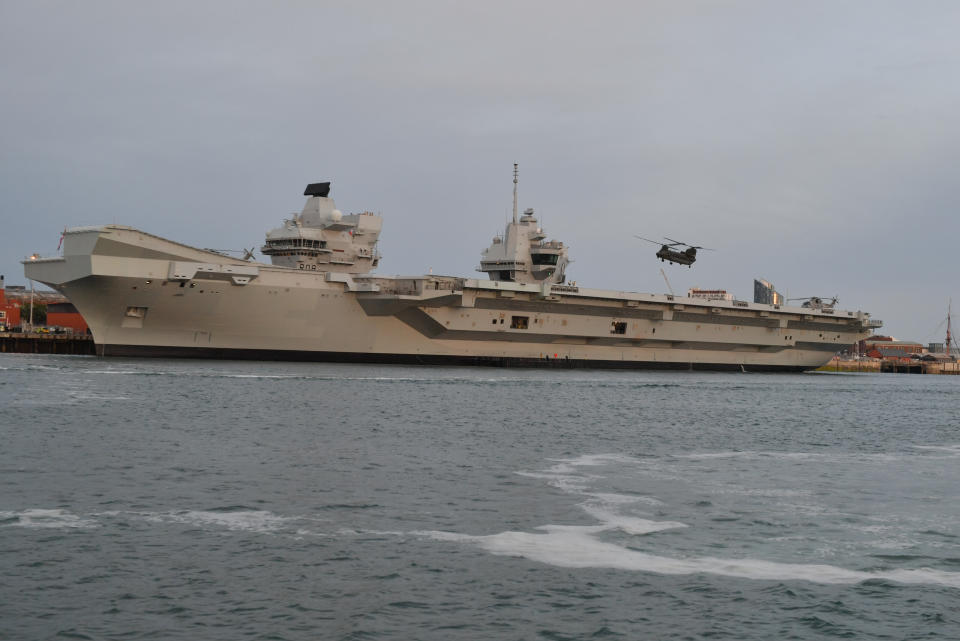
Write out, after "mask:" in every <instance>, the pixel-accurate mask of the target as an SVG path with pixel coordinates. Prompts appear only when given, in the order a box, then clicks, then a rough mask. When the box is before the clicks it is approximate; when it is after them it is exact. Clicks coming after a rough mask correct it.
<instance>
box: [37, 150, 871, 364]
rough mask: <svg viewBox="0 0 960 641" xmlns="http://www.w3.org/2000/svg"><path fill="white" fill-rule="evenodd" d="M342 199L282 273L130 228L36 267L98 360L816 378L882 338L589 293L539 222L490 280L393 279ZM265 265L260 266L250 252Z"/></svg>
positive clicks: (716, 303) (758, 314) (735, 306)
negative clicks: (69, 306) (811, 374)
mask: <svg viewBox="0 0 960 641" xmlns="http://www.w3.org/2000/svg"><path fill="white" fill-rule="evenodd" d="M329 190H330V183H315V184H312V185H309V186H308V187H307V189H306V190H305V192H304V195H305V196H306V197H307V201H306V204H305V206H304V207H303V210H302V211H301V212H300V213H299V214H294V215H293V216H292V217H291V218H289V219H288V220H285V221H283V224H282V225H280V226H279V227H278V228H276V229H273V230H271V231H270V232H268V233H267V237H266V242H265V244H264V245H263V247H262V248H261V252H262V253H263V254H265V255H266V256H269V257H270V259H271V264H266V263H260V262H254V261H252V260H250V258H251V257H250V256H247V257H246V258H247V259H246V260H243V259H240V258H236V257H231V256H228V255H226V254H224V253H222V252H217V251H214V250H207V249H198V248H195V247H190V246H188V245H184V244H180V243H177V242H174V241H171V240H167V239H164V238H161V237H158V236H154V235H152V234H149V233H146V232H143V231H139V230H137V229H134V228H131V227H126V226H122V225H103V226H96V227H75V228H71V229H68V230H66V231H65V232H64V243H63V255H62V256H58V257H54V258H34V259H32V260H27V261H24V269H25V272H26V276H27V278H30V279H32V280H36V281H39V282H42V283H44V284H46V285H49V286H50V287H52V288H54V289H56V290H57V291H59V292H61V293H63V294H64V295H65V296H67V297H68V298H69V299H70V301H71V302H72V303H73V304H74V305H75V306H76V307H77V309H78V310H79V311H80V313H81V314H82V315H83V317H84V319H85V320H86V322H87V324H88V325H89V327H90V329H91V331H92V333H93V337H94V341H95V343H96V351H97V354H99V355H101V356H158V357H194V358H230V359H274V360H291V361H335V362H365V363H407V364H464V365H500V366H540V367H602V368H663V369H683V370H687V369H691V370H700V369H703V370H734V371H747V372H753V371H803V370H808V369H813V368H816V367H819V366H821V365H823V364H824V363H826V362H828V361H829V360H830V358H831V357H832V356H833V354H834V353H836V352H837V351H839V350H841V349H843V348H845V347H847V346H849V345H852V344H853V343H855V342H857V341H858V340H860V339H863V338H866V337H867V336H869V335H870V333H871V330H872V329H874V328H876V327H879V326H880V325H881V323H880V322H879V321H876V320H872V319H871V318H870V316H869V314H866V313H864V312H859V311H857V312H853V311H842V310H839V309H834V308H832V307H829V306H820V307H799V306H798V307H789V306H785V305H766V304H759V303H752V302H747V301H740V300H704V299H700V298H689V297H683V296H674V295H667V294H644V293H630V292H622V291H610V290H603V289H591V288H587V287H579V286H577V285H575V284H573V283H568V282H567V280H566V274H565V272H566V267H567V264H568V261H569V259H568V255H567V247H566V245H564V244H563V243H562V242H559V241H556V240H548V239H547V236H546V234H545V233H544V232H543V229H542V227H541V226H540V224H539V223H538V220H537V217H536V215H535V213H534V211H533V210H532V209H528V210H526V211H525V212H523V214H518V210H517V177H516V168H515V171H514V206H513V219H512V220H511V221H509V222H508V223H507V224H506V228H505V230H504V233H503V234H498V235H497V236H496V237H495V238H494V239H493V242H492V244H491V245H490V246H489V247H488V248H487V249H486V250H485V251H484V252H483V253H482V256H481V261H480V267H479V269H478V271H479V272H483V273H485V274H486V278H460V277H451V276H436V275H423V276H414V277H402V276H380V275H376V274H373V273H371V272H372V270H373V269H374V268H375V267H376V266H377V265H378V264H379V261H380V255H379V252H378V251H377V241H378V238H379V235H380V229H381V224H382V219H381V217H380V216H379V215H377V214H373V213H370V212H362V213H357V214H349V215H345V214H343V213H341V212H340V211H339V210H338V209H336V206H335V204H334V201H333V199H331V198H330V194H329ZM251 253H252V252H251Z"/></svg>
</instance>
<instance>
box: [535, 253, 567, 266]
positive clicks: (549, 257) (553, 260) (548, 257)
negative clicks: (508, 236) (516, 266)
mask: <svg viewBox="0 0 960 641" xmlns="http://www.w3.org/2000/svg"><path fill="white" fill-rule="evenodd" d="M559 258H560V255H559V254H533V255H531V256H530V259H531V261H532V262H533V264H534V265H556V264H557V260H558V259H559Z"/></svg>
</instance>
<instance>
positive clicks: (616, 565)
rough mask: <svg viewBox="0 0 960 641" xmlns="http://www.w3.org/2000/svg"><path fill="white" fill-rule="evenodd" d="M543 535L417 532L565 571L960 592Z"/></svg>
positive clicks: (957, 581)
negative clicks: (895, 585) (879, 583)
mask: <svg viewBox="0 0 960 641" xmlns="http://www.w3.org/2000/svg"><path fill="white" fill-rule="evenodd" d="M538 529H540V530H544V531H545V533H544V534H539V533H530V532H501V533H499V534H492V535H489V536H470V535H464V534H457V533H455V532H435V531H427V532H412V533H411V534H417V535H421V536H426V537H429V538H431V539H434V540H437V541H446V542H454V543H470V544H474V545H477V546H479V547H480V548H481V549H483V550H485V551H487V552H489V553H490V554H494V555H497V556H513V557H522V558H525V559H529V560H531V561H536V562H538V563H544V564H546V565H552V566H556V567H563V568H608V569H614V570H624V571H631V572H650V573H654V574H670V575H689V574H714V575H719V576H727V577H732V578H740V579H754V580H766V581H791V580H795V581H810V582H812V583H829V584H853V583H861V582H863V581H870V580H877V579H880V580H887V581H895V582H897V583H914V584H935V585H943V586H948V587H955V588H960V573H957V572H943V571H940V570H933V569H930V568H920V569H913V570H890V571H879V572H864V571H859V570H847V569H845V568H841V567H837V566H833V565H823V564H799V563H775V562H772V561H763V560H760V559H720V558H716V557H694V558H687V559H677V558H670V557H665V556H657V555H653V554H647V553H645V552H639V551H637V550H631V549H627V548H625V547H622V546H620V545H616V544H614V543H608V542H605V541H601V540H598V539H597V538H595V537H593V536H592V534H593V533H594V532H595V528H591V527H570V526H547V527H543V528H538Z"/></svg>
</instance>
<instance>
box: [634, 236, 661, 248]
mask: <svg viewBox="0 0 960 641" xmlns="http://www.w3.org/2000/svg"><path fill="white" fill-rule="evenodd" d="M633 237H634V238H639V239H640V240H645V241H647V242H648V243H653V244H654V245H662V244H663V243H661V242H660V241H658V240H650V239H649V238H644V237H643V236H637V235H636V234H634V235H633Z"/></svg>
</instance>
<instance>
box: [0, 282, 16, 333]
mask: <svg viewBox="0 0 960 641" xmlns="http://www.w3.org/2000/svg"><path fill="white" fill-rule="evenodd" d="M11 327H20V301H15V300H7V294H6V288H5V286H4V283H3V276H0V328H2V329H0V331H9V329H10V328H11Z"/></svg>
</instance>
